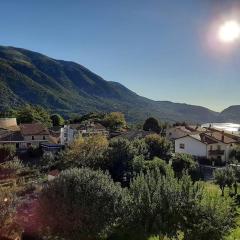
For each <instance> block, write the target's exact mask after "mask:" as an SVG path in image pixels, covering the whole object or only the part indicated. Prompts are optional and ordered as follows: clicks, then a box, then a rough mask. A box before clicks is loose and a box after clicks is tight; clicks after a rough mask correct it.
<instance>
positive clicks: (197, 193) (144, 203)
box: [125, 169, 234, 240]
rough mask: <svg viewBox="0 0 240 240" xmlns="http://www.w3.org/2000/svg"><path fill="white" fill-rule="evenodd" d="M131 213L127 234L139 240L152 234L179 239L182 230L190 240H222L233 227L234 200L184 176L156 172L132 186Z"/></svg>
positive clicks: (140, 177) (126, 220) (127, 221)
mask: <svg viewBox="0 0 240 240" xmlns="http://www.w3.org/2000/svg"><path fill="white" fill-rule="evenodd" d="M129 191H130V196H131V199H132V200H131V202H130V208H129V211H130V213H128V214H125V216H126V219H125V223H126V225H125V232H129V233H132V235H133V236H134V237H135V238H130V239H146V238H148V237H149V236H151V235H155V236H158V237H159V239H161V236H164V235H167V236H169V237H176V236H177V234H178V232H179V231H181V232H182V233H183V235H184V239H188V240H205V239H213V240H220V239H222V238H223V236H224V235H225V234H226V233H227V232H228V231H229V230H230V228H231V227H232V226H233V222H234V221H233V220H234V216H233V211H234V208H233V201H232V200H231V199H230V198H222V197H221V196H219V195H218V194H215V193H212V192H209V191H207V189H205V187H204V184H203V183H199V182H195V183H194V182H193V181H192V180H191V178H190V176H188V175H186V174H183V176H182V177H181V178H176V177H174V173H173V171H171V170H170V169H168V170H167V171H166V174H165V175H163V174H161V173H160V170H158V169H155V170H152V171H148V172H147V173H145V174H143V173H140V174H139V175H138V176H136V177H135V178H134V179H133V181H132V182H131V185H130V189H129Z"/></svg>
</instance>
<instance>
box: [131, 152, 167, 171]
mask: <svg viewBox="0 0 240 240" xmlns="http://www.w3.org/2000/svg"><path fill="white" fill-rule="evenodd" d="M155 169H158V170H159V171H160V173H161V175H166V172H167V171H168V170H169V169H170V166H169V165H168V164H167V163H166V161H164V160H162V159H160V158H158V157H154V159H153V160H145V159H144V156H142V155H140V156H135V157H134V159H133V171H134V172H135V173H137V174H139V173H141V172H143V173H147V172H148V171H152V170H155Z"/></svg>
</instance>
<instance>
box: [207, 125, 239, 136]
mask: <svg viewBox="0 0 240 240" xmlns="http://www.w3.org/2000/svg"><path fill="white" fill-rule="evenodd" d="M210 125H211V126H212V127H214V128H217V129H219V130H223V131H228V132H234V133H238V134H240V124H236V123H205V124H203V125H202V127H209V126H210Z"/></svg>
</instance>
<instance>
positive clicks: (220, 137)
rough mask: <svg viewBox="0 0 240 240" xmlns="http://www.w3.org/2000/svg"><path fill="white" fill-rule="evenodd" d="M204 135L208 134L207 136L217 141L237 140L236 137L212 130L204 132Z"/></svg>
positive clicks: (229, 141)
mask: <svg viewBox="0 0 240 240" xmlns="http://www.w3.org/2000/svg"><path fill="white" fill-rule="evenodd" d="M205 135H206V136H208V137H209V138H212V139H215V140H217V141H219V142H223V143H226V144H229V143H237V142H238V141H237V140H236V139H234V137H231V136H229V135H226V134H224V132H217V131H213V132H211V133H206V134H205Z"/></svg>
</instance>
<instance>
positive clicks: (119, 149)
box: [107, 138, 136, 183]
mask: <svg viewBox="0 0 240 240" xmlns="http://www.w3.org/2000/svg"><path fill="white" fill-rule="evenodd" d="M135 153H136V149H135V148H134V147H133V145H132V144H131V143H130V141H129V140H127V139H124V138H117V139H112V140H111V141H110V143H109V148H108V151H107V156H108V159H109V163H110V167H109V172H110V173H111V176H112V178H113V179H114V180H115V181H118V182H121V183H123V182H127V181H128V180H129V178H130V175H131V173H132V160H133V157H134V156H135Z"/></svg>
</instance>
